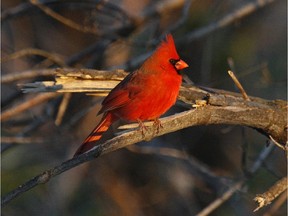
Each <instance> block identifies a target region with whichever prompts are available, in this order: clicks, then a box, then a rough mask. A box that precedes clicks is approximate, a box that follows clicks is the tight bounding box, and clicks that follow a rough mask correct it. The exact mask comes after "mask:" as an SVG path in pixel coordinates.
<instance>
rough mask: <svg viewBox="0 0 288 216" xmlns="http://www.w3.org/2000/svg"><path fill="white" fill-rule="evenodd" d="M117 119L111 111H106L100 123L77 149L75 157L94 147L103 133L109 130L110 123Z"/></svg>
mask: <svg viewBox="0 0 288 216" xmlns="http://www.w3.org/2000/svg"><path fill="white" fill-rule="evenodd" d="M115 120H116V119H115V117H114V116H113V115H112V114H111V113H109V112H108V113H105V114H104V116H103V117H102V119H101V121H100V122H99V124H98V125H97V126H96V127H95V128H94V130H93V131H92V132H91V133H90V134H89V136H88V137H87V138H86V139H85V140H84V142H83V143H82V144H81V146H80V147H79V148H78V149H77V151H76V153H75V154H74V157H75V156H77V155H80V154H82V153H84V152H86V151H88V150H90V149H91V148H93V147H94V146H95V145H96V144H95V142H96V141H98V140H100V139H101V137H102V135H103V133H105V132H106V131H107V130H108V128H109V127H110V125H111V124H112V123H113V122H114V121H115Z"/></svg>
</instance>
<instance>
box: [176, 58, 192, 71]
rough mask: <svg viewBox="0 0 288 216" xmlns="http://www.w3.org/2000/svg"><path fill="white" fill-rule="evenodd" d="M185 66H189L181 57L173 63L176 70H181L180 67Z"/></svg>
mask: <svg viewBox="0 0 288 216" xmlns="http://www.w3.org/2000/svg"><path fill="white" fill-rule="evenodd" d="M187 67H189V65H188V64H187V63H186V62H184V61H183V60H181V59H180V60H179V61H177V62H176V64H175V68H176V69H177V70H182V69H184V68H187Z"/></svg>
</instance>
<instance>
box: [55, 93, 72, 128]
mask: <svg viewBox="0 0 288 216" xmlns="http://www.w3.org/2000/svg"><path fill="white" fill-rule="evenodd" d="M71 96H72V93H65V94H64V95H63V98H62V101H61V104H60V106H59V109H58V113H57V116H56V119H55V124H56V125H57V126H59V125H60V124H61V122H62V119H63V117H64V114H65V111H66V109H67V106H68V103H69V101H70V99H71Z"/></svg>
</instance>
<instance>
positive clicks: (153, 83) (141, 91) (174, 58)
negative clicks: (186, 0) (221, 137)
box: [74, 34, 188, 156]
mask: <svg viewBox="0 0 288 216" xmlns="http://www.w3.org/2000/svg"><path fill="white" fill-rule="evenodd" d="M187 67H188V64H187V63H186V62H184V61H183V60H181V59H180V57H179V55H178V53H177V51H176V48H175V44H174V40H173V37H172V35H171V34H168V35H167V36H166V40H164V41H162V42H161V44H160V45H159V46H158V47H157V49H156V50H155V52H154V53H153V54H152V55H151V56H150V57H149V58H148V59H146V61H145V62H144V63H143V64H142V66H141V67H140V68H139V69H138V70H135V71H134V72H132V73H130V74H129V75H127V76H126V77H125V79H124V80H122V81H121V82H120V83H119V84H118V85H117V86H116V87H115V88H114V89H112V91H111V92H110V93H109V94H108V96H107V97H106V98H105V99H104V101H103V102H102V108H101V110H100V111H99V113H98V114H101V113H103V117H102V119H101V121H100V123H99V124H98V125H97V126H96V127H95V128H94V130H93V131H92V132H91V133H90V135H89V136H88V137H87V138H86V139H85V140H84V142H83V143H82V145H81V146H80V147H79V148H78V150H77V151H76V153H75V155H74V156H76V155H79V154H82V153H84V152H86V151H88V150H90V149H91V148H93V147H94V146H95V145H96V144H95V142H96V141H98V140H99V139H100V138H101V136H102V135H103V133H104V132H105V131H107V130H108V128H109V127H110V125H111V124H112V123H113V122H115V121H117V120H119V119H123V120H126V121H138V122H139V126H140V128H142V129H143V127H144V126H143V123H142V121H146V120H154V122H155V124H156V125H157V126H158V127H159V125H160V121H159V117H160V116H161V115H162V114H164V113H165V112H166V111H167V110H168V109H169V108H170V107H171V106H172V105H173V104H174V103H175V102H176V99H177V96H178V92H179V88H180V85H181V82H182V76H181V74H180V73H179V71H180V70H182V69H184V68H187Z"/></svg>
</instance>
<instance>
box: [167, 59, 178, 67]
mask: <svg viewBox="0 0 288 216" xmlns="http://www.w3.org/2000/svg"><path fill="white" fill-rule="evenodd" d="M179 60H180V59H170V60H169V62H170V63H171V64H172V65H173V66H175V64H176V63H177V62H178V61H179Z"/></svg>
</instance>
